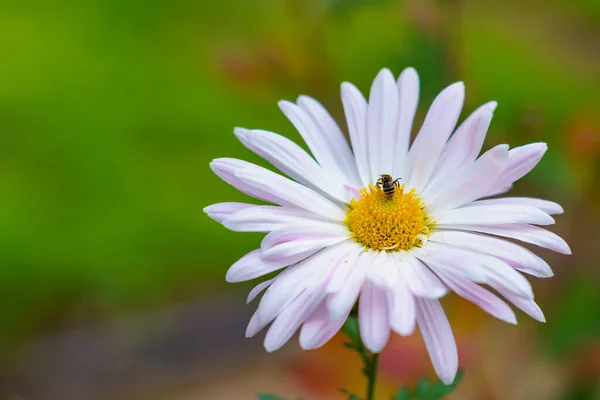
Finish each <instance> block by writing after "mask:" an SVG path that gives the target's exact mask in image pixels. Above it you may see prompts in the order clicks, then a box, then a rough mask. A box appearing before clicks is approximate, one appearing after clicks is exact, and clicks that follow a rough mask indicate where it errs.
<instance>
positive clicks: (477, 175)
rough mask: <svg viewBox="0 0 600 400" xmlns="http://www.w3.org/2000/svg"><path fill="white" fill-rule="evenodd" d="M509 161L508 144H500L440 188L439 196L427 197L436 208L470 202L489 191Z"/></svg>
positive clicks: (447, 207)
mask: <svg viewBox="0 0 600 400" xmlns="http://www.w3.org/2000/svg"><path fill="white" fill-rule="evenodd" d="M507 163H508V145H505V144H504V145H498V146H496V147H494V148H492V149H491V150H489V151H487V152H486V153H485V154H483V155H482V156H481V157H480V158H479V159H478V160H477V161H475V162H474V163H472V164H471V165H470V166H469V167H468V168H466V169H465V170H464V171H463V172H462V173H460V174H457V175H458V176H457V178H458V179H451V180H450V181H449V182H448V184H447V185H445V187H442V188H440V190H439V191H438V193H437V197H435V198H433V197H432V198H431V199H429V198H428V199H425V201H426V203H427V204H431V207H435V209H437V210H439V209H451V208H455V207H458V206H461V205H463V204H466V203H470V202H472V201H473V200H476V199H478V198H480V197H482V196H484V195H485V194H486V193H487V192H489V191H490V190H491V188H492V186H493V184H494V182H495V181H496V179H498V177H499V176H500V174H501V173H502V171H503V170H504V168H506V164H507Z"/></svg>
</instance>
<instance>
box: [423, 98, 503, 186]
mask: <svg viewBox="0 0 600 400" xmlns="http://www.w3.org/2000/svg"><path fill="white" fill-rule="evenodd" d="M496 106H497V103H496V102H495V101H491V102H489V103H487V104H484V105H483V106H481V107H479V108H478V109H477V110H475V112H473V113H472V114H471V115H470V116H469V117H468V118H467V119H466V120H465V121H464V122H463V123H462V124H461V125H460V127H459V128H458V129H457V130H456V132H454V134H453V135H452V137H450V140H448V143H447V144H446V147H445V148H444V151H443V152H442V155H441V156H440V159H439V161H438V163H437V165H436V167H435V171H434V173H433V176H432V177H431V180H430V181H429V183H428V184H427V187H426V188H425V190H424V191H423V193H422V196H423V197H435V191H436V190H437V189H438V188H439V187H440V185H443V184H444V183H445V182H447V180H448V179H450V178H452V176H453V175H454V174H457V173H459V171H461V170H462V169H463V168H464V167H466V166H468V165H470V164H471V163H473V162H474V161H475V159H476V158H477V155H479V152H480V151H481V147H482V146H483V141H484V139H485V135H486V133H487V130H488V127H489V125H490V122H491V120H492V115H493V111H494V109H495V108H496Z"/></svg>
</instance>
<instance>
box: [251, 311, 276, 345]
mask: <svg viewBox="0 0 600 400" xmlns="http://www.w3.org/2000/svg"><path fill="white" fill-rule="evenodd" d="M269 322H271V321H268V322H263V323H261V321H260V319H259V316H258V311H255V312H254V314H252V318H250V322H248V327H247V328H246V337H247V338H251V337H253V336H254V335H256V334H257V333H258V332H260V331H261V330H262V329H263V328H264V327H265V326H267V325H268V324H269Z"/></svg>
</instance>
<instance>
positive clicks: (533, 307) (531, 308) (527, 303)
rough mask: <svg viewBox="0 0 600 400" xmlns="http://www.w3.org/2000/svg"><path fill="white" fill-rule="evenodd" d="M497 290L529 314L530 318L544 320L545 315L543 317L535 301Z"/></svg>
mask: <svg viewBox="0 0 600 400" xmlns="http://www.w3.org/2000/svg"><path fill="white" fill-rule="evenodd" d="M498 292H499V293H500V294H501V295H502V296H504V297H506V299H507V300H508V301H510V302H511V303H513V304H514V305H515V306H517V307H518V308H520V309H521V310H522V311H523V312H524V313H525V314H527V315H529V316H530V317H531V318H533V319H535V320H538V321H540V322H546V317H544V313H543V312H542V310H541V309H540V307H539V306H538V305H537V303H536V302H535V301H533V300H532V299H525V298H523V297H520V296H517V295H515V294H514V293H510V292H505V291H502V290H498Z"/></svg>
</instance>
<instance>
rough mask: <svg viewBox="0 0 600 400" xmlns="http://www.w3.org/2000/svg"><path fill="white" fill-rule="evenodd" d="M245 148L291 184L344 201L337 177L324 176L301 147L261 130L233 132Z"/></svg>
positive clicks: (344, 196) (343, 192)
mask: <svg viewBox="0 0 600 400" xmlns="http://www.w3.org/2000/svg"><path fill="white" fill-rule="evenodd" d="M234 132H235V135H236V136H237V138H238V139H239V140H240V142H242V144H243V145H244V146H246V147H247V148H249V149H250V150H252V151H253V152H255V153H256V154H258V155H259V156H261V157H262V158H264V159H265V160H267V161H269V162H270V163H271V164H272V165H273V166H275V167H276V168H277V169H279V170H280V171H281V172H283V173H284V174H286V175H289V176H290V177H291V178H293V179H294V180H296V181H298V182H300V183H302V184H303V185H306V186H308V187H310V188H311V189H313V190H315V191H318V192H320V191H325V192H326V193H327V194H329V195H331V196H332V197H335V198H337V199H340V200H342V201H346V200H347V199H346V195H345V191H344V190H343V188H342V184H341V183H340V180H339V179H337V178H336V176H330V175H329V174H327V173H326V172H325V171H324V170H323V169H322V168H321V167H320V166H319V164H317V162H316V161H315V160H314V159H313V158H312V157H311V156H310V155H308V154H307V153H306V152H305V151H304V150H303V149H302V148H301V147H300V146H298V145H297V144H296V143H294V142H292V141H291V140H289V139H288V138H286V137H283V136H281V135H278V134H275V133H272V132H267V131H263V130H257V129H254V130H248V129H243V128H235V130H234Z"/></svg>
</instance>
